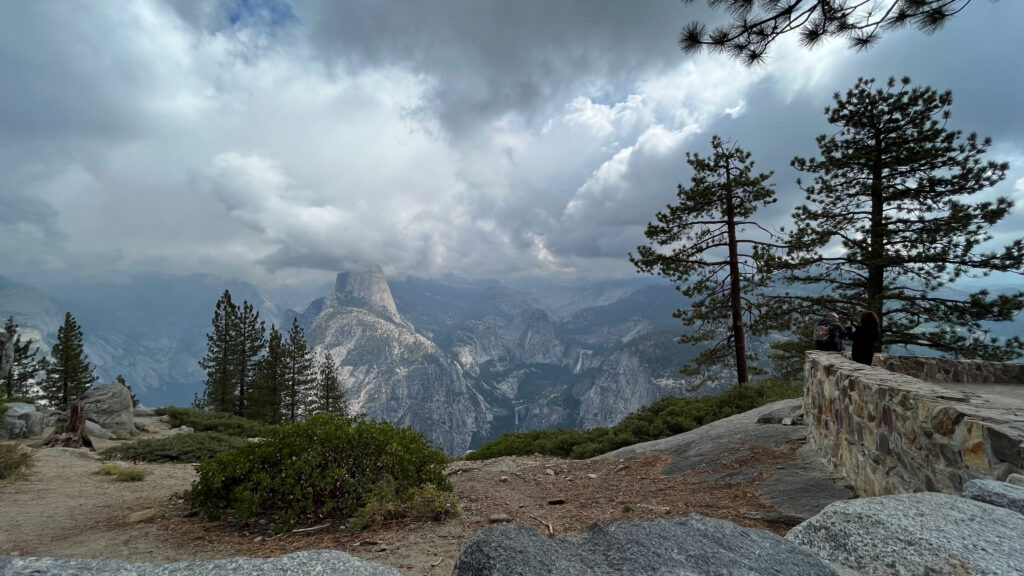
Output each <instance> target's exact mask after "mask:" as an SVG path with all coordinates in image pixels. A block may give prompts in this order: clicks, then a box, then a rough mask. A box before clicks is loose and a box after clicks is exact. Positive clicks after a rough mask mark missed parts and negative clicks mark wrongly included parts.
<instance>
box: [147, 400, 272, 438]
mask: <svg viewBox="0 0 1024 576" xmlns="http://www.w3.org/2000/svg"><path fill="white" fill-rule="evenodd" d="M157 413H158V414H159V415H161V416H164V415H166V416H168V417H170V420H171V426H174V427H175V428H177V427H178V426H189V427H191V428H192V429H193V430H195V431H196V432H220V433H221V434H227V435H229V436H238V437H239V438H262V437H264V436H266V435H267V434H268V433H269V432H270V430H271V429H273V427H272V426H270V425H269V424H264V423H262V422H257V421H255V420H249V419H246V418H242V417H240V416H235V415H234V414H225V413H224V412H207V411H205V410H199V409H198V408H180V407H178V406H168V407H166V408H160V409H159V410H158V411H157Z"/></svg>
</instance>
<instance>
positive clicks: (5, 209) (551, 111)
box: [0, 0, 1024, 284]
mask: <svg viewBox="0 0 1024 576" xmlns="http://www.w3.org/2000/svg"><path fill="white" fill-rule="evenodd" d="M0 1H2V4H3V6H2V8H3V11H2V13H3V18H2V19H0V85H2V86H3V88H2V90H0V275H5V276H8V277H11V278H13V279H16V280H20V281H24V282H30V283H31V282H44V281H52V280H53V279H55V278H63V277H67V278H90V277H93V278H95V277H105V278H112V277H117V276H119V275H124V274H126V273H130V272H138V271H147V272H148V271H160V272H169V273H175V274H176V273H192V272H207V273H215V274H221V275H226V276H238V277H241V278H245V279H248V280H251V281H254V282H257V283H263V284H268V283H279V282H288V281H295V280H312V279H319V278H322V277H325V276H328V275H331V274H333V273H335V272H337V271H338V270H341V269H344V268H347V267H351V266H358V265H365V264H379V265H381V266H383V267H384V268H385V270H386V271H387V272H388V273H389V274H392V275H404V274H416V275H420V276H432V275H437V274H443V273H455V274H459V275H463V276H469V277H507V276H514V275H548V274H558V275H565V276H575V277H592V278H593V277H605V276H614V275H624V274H632V273H633V271H632V267H631V266H630V264H629V263H628V261H627V260H626V254H627V253H628V252H629V251H631V250H633V249H635V247H636V245H637V244H638V243H640V242H642V241H643V230H644V227H645V226H646V224H647V222H648V221H649V220H651V219H652V217H653V215H654V213H655V212H656V211H657V210H659V209H660V208H663V207H664V206H665V204H667V203H669V202H672V201H673V199H674V195H675V186H676V184H677V183H680V182H682V183H684V184H686V183H688V180H689V172H688V170H687V166H686V163H685V157H684V154H685V152H686V151H695V152H699V153H701V154H706V153H707V152H708V150H709V142H710V138H711V135H712V134H719V135H721V136H722V137H724V138H729V139H734V140H735V141H737V142H738V143H739V144H740V145H741V146H742V147H744V148H745V149H747V150H748V151H750V152H751V153H752V154H753V158H754V160H755V161H756V162H757V168H758V169H760V170H764V171H768V170H774V171H775V177H774V179H773V182H774V183H775V186H776V190H777V194H778V196H779V202H778V203H777V205H776V206H774V207H773V209H772V211H771V212H768V213H765V214H763V217H764V219H765V220H766V221H771V222H772V223H773V224H775V225H779V224H785V222H786V219H787V218H788V214H789V213H791V211H792V208H793V207H794V206H795V205H796V204H797V203H799V202H800V201H801V200H802V199H803V198H802V194H801V193H800V192H799V191H798V190H796V187H795V184H794V180H795V178H796V176H797V174H796V173H795V172H794V171H793V170H792V169H791V168H790V167H789V160H790V159H791V158H792V157H793V156H794V155H798V154H799V155H803V156H808V155H813V154H814V153H815V151H816V148H815V146H814V138H815V136H817V135H818V134H820V133H823V132H826V131H828V130H829V128H830V127H829V126H828V125H827V124H826V123H825V121H824V115H823V109H824V107H825V106H826V105H828V104H829V103H830V101H831V97H832V94H833V92H836V91H841V92H845V91H846V90H847V89H849V88H850V87H851V86H852V85H853V83H854V82H855V81H856V79H857V78H858V77H859V76H870V77H875V78H878V79H879V80H880V81H884V79H886V78H888V77H889V76H897V77H900V76H910V77H911V79H912V80H913V83H914V84H915V85H917V84H925V85H931V86H933V87H935V88H937V89H940V90H946V89H949V90H952V91H953V96H954V104H953V118H952V120H951V125H952V126H954V127H956V128H960V129H963V130H964V131H965V132H970V131H976V132H978V133H979V134H981V135H985V136H991V137H992V138H993V140H994V145H993V147H992V149H991V153H990V158H991V159H994V160H1006V161H1009V162H1010V164H1011V172H1010V175H1009V177H1008V178H1007V180H1006V181H1005V182H1004V183H1003V184H1002V185H1001V186H1000V187H999V188H998V189H997V190H995V191H994V192H993V193H992V195H995V194H1002V195H1011V196H1015V197H1016V198H1017V201H1018V204H1020V207H1019V208H1018V209H1017V212H1015V213H1014V214H1013V216H1012V217H1010V218H1008V219H1007V220H1006V221H1004V223H1002V224H1001V225H1000V227H999V228H998V229H997V233H998V236H999V237H1000V238H1001V239H1003V240H1005V239H1007V238H1017V237H1020V236H1021V235H1022V231H1024V210H1022V209H1024V119H1022V116H1024V111H1022V102H1024V62H1022V59H1024V34H1021V33H1020V26H1021V23H1024V2H1020V1H1018V0H1003V1H1001V2H987V1H983V0H975V2H973V3H971V5H970V6H968V7H967V9H966V10H965V11H964V12H963V13H962V14H961V15H959V16H957V17H956V18H954V19H953V20H952V21H950V22H949V24H948V25H947V26H946V27H945V28H944V29H943V30H941V31H940V32H939V33H937V34H934V35H931V36H925V35H921V34H920V33H918V32H916V31H914V30H906V31H901V32H898V33H894V34H891V35H889V36H887V37H885V38H883V39H882V40H881V42H880V43H879V44H878V45H877V46H876V47H875V48H874V49H873V50H871V51H869V52H867V53H856V52H851V51H849V50H847V49H846V48H845V46H844V45H842V44H841V43H840V44H829V45H825V46H822V47H819V48H817V49H815V50H812V51H807V50H804V49H802V48H799V47H797V46H795V42H794V41H793V39H789V40H788V41H786V42H783V43H782V44H779V45H777V46H776V47H775V49H774V51H773V52H772V53H771V55H770V59H769V61H768V62H767V63H766V64H765V65H763V66H761V67H758V68H755V69H748V68H744V67H743V66H742V65H740V64H737V63H735V62H733V61H731V60H729V59H727V58H726V57H725V56H720V55H707V54H703V55H699V56H688V55H684V54H683V53H682V52H680V51H679V49H678V47H677V44H676V39H677V37H678V34H679V30H680V29H681V28H682V26H683V25H685V24H686V23H687V22H689V21H691V20H694V19H706V18H707V17H708V15H709V12H708V11H707V8H706V7H704V6H703V2H698V3H695V4H692V5H683V4H682V3H681V2H679V0H645V1H642V2H638V1H628V0H618V1H611V0H557V1H554V0H517V1H515V2H509V1H508V0H500V1H499V0H439V1H430V2H422V1H418V0H408V1H405V2H388V1H381V0H346V1H335V0H310V1H301V0H296V1H294V2H288V1H280V2H278V1H270V0H266V1H261V0H211V1H196V2H193V1H185V0H173V1H172V0H165V1H157V0H135V1H125V2H114V1H106V0H97V1H94V2H79V1H70V0H68V1H49V0H38V1H21V0H0ZM712 17H715V16H712Z"/></svg>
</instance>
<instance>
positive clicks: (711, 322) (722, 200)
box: [629, 136, 777, 384]
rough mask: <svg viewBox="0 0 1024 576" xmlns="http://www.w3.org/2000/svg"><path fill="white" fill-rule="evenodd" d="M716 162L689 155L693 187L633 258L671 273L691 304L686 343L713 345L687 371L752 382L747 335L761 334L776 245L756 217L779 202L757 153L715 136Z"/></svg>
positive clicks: (640, 265)
mask: <svg viewBox="0 0 1024 576" xmlns="http://www.w3.org/2000/svg"><path fill="white" fill-rule="evenodd" d="M711 147H712V150H713V154H712V156H711V157H710V158H704V157H701V156H700V155H698V154H691V153H687V154H686V161H687V162H688V163H689V164H690V166H691V167H693V177H692V180H691V182H692V184H691V186H690V187H689V188H684V187H683V186H682V184H680V185H679V186H678V191H677V193H676V196H677V197H678V203H677V204H675V205H669V206H667V208H666V211H663V212H658V213H657V214H656V215H655V218H656V219H657V223H656V224H655V223H651V224H648V225H647V231H646V236H647V239H648V240H649V241H650V245H646V246H638V247H637V254H636V256H634V255H632V254H630V257H629V259H630V261H631V262H632V263H633V265H634V266H636V267H637V269H639V270H640V271H642V272H646V273H649V274H657V275H659V276H664V277H665V278H668V279H670V280H672V281H673V282H675V283H676V289H677V290H679V291H680V292H682V293H683V295H684V296H686V297H687V298H689V299H691V303H690V308H689V309H688V310H677V311H676V313H675V317H676V318H679V319H681V320H682V321H683V324H684V325H686V326H695V329H694V330H692V331H690V332H688V333H687V334H684V335H682V336H680V338H679V342H680V343H685V344H695V345H704V344H707V343H710V345H709V346H706V347H705V348H704V349H703V350H702V351H701V352H700V353H699V354H698V355H697V357H696V358H695V359H694V360H693V361H692V363H691V364H690V365H689V366H688V367H687V369H686V371H688V372H691V373H695V372H696V371H698V370H701V369H706V368H708V367H711V366H721V365H728V366H732V367H734V368H735V369H736V375H737V380H738V382H739V383H740V384H743V383H745V382H747V381H748V379H749V375H748V369H747V357H748V355H749V352H748V350H747V346H746V336H747V333H748V331H749V329H750V328H754V329H757V327H758V324H757V319H758V313H759V310H758V309H759V298H758V297H757V296H756V294H757V293H758V292H759V291H761V290H762V289H764V288H765V287H766V286H767V283H768V281H769V278H770V277H769V276H768V275H767V274H766V273H765V270H764V261H765V259H766V258H767V256H768V254H769V253H770V251H771V250H772V249H773V248H776V247H777V246H775V245H774V244H772V243H771V242H770V239H771V234H769V233H768V232H767V231H766V230H764V229H763V228H762V227H761V226H759V225H758V224H757V223H756V222H754V221H753V220H751V219H750V218H751V217H752V216H753V215H754V213H755V212H756V211H757V209H758V208H759V207H760V206H765V205H768V204H771V203H773V202H775V196H774V192H773V191H772V189H771V187H770V185H767V184H766V182H767V181H768V179H769V178H771V173H767V174H765V173H761V174H753V173H752V170H753V167H754V163H753V161H751V160H750V153H749V152H745V151H744V150H743V149H741V148H740V147H739V146H737V145H735V144H728V145H727V144H725V143H723V142H722V140H721V138H719V137H718V136H714V137H713V138H712V139H711Z"/></svg>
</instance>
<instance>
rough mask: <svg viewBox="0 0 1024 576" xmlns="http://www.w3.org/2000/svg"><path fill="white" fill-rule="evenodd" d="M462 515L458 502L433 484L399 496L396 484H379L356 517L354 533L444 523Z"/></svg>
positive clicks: (351, 524) (453, 496)
mask: <svg viewBox="0 0 1024 576" xmlns="http://www.w3.org/2000/svg"><path fill="white" fill-rule="evenodd" d="M458 515H459V503H458V498H456V497H455V494H453V493H452V492H446V491H444V490H442V489H439V488H438V487H437V486H434V485H433V484H424V485H423V486H419V487H417V488H412V489H410V490H407V491H405V493H402V494H399V493H397V492H396V490H395V486H394V482H390V481H383V482H379V483H378V484H377V486H376V487H375V488H374V490H373V492H371V493H370V496H369V497H368V498H367V500H366V504H365V505H363V507H362V508H360V509H359V511H358V512H357V513H356V516H355V520H354V521H353V522H351V523H350V524H349V525H348V527H349V528H350V529H351V530H362V529H364V528H379V527H381V526H383V525H384V524H387V523H389V522H396V521H400V520H429V521H441V520H446V519H448V518H454V517H455V516H458Z"/></svg>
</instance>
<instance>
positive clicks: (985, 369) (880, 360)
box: [874, 354, 1024, 386]
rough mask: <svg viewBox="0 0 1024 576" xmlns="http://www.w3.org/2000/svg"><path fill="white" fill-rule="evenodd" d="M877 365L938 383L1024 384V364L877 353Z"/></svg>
mask: <svg viewBox="0 0 1024 576" xmlns="http://www.w3.org/2000/svg"><path fill="white" fill-rule="evenodd" d="M874 362H875V365H876V366H881V367H883V368H885V369H886V370H889V371H890V372H899V373H900V374H906V375H907V376H913V377H914V378H917V379H919V380H924V381H925V382H932V383H936V384H942V383H950V384H1009V383H1018V384H1020V385H1021V386H1024V364H1020V363H1011V362H986V361H984V360H952V359H949V358H925V357H923V356H889V355H886V354H877V355H875V360H874Z"/></svg>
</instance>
